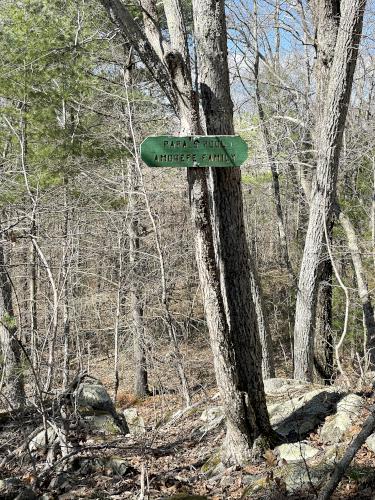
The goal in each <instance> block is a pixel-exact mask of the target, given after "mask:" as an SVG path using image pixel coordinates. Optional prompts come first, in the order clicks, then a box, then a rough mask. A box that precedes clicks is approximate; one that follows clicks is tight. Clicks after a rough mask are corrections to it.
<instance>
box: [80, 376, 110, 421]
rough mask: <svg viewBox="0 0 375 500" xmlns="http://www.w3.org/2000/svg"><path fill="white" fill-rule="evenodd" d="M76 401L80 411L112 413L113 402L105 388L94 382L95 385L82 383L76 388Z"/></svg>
mask: <svg viewBox="0 0 375 500" xmlns="http://www.w3.org/2000/svg"><path fill="white" fill-rule="evenodd" d="M76 400H77V404H78V406H80V407H81V411H82V410H83V411H88V412H91V411H93V412H94V413H95V412H105V413H110V414H111V413H112V411H113V402H112V399H111V398H110V396H109V394H108V392H107V390H106V388H105V387H104V386H103V385H102V384H100V383H99V382H96V383H95V384H89V383H82V384H80V386H79V387H78V391H77V395H76Z"/></svg>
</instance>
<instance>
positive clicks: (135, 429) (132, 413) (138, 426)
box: [124, 408, 146, 436]
mask: <svg viewBox="0 0 375 500" xmlns="http://www.w3.org/2000/svg"><path fill="white" fill-rule="evenodd" d="M124 417H125V419H126V422H127V424H128V427H129V432H130V434H131V435H133V436H140V435H141V436H142V435H143V434H145V433H146V427H145V422H144V420H143V418H142V417H141V416H140V415H139V413H138V411H137V409H136V408H127V409H126V410H124Z"/></svg>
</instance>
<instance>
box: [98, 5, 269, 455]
mask: <svg viewBox="0 0 375 500" xmlns="http://www.w3.org/2000/svg"><path fill="white" fill-rule="evenodd" d="M102 3H103V5H105V6H106V7H107V9H109V11H110V12H112V11H111V5H112V4H115V5H116V7H117V8H119V3H118V2H117V0H113V1H107V0H106V1H104V0H102ZM174 3H175V6H174V14H173V15H168V16H167V21H168V24H169V27H170V30H169V31H170V38H171V47H170V48H168V51H167V52H166V53H165V56H164V59H163V61H161V64H162V65H163V66H165V67H166V68H167V70H168V73H169V84H170V85H169V88H172V89H173V92H174V96H173V102H174V103H175V104H176V108H177V110H178V116H179V118H180V121H181V133H182V134H187V135H195V134H201V133H202V127H201V124H200V121H199V114H198V109H199V108H198V102H197V98H196V95H195V92H194V91H193V89H192V83H191V82H192V80H191V74H190V70H189V64H188V61H187V60H186V59H184V58H186V57H187V54H188V50H187V45H186V37H185V33H184V26H183V20H182V18H181V8H180V6H179V3H178V0H174ZM120 5H121V4H120ZM168 5H169V2H167V3H166V8H167V9H168ZM193 10H194V26H195V36H196V42H197V53H198V63H199V64H198V65H199V78H200V90H201V96H202V105H203V109H204V114H205V118H206V131H207V133H208V134H223V135H225V134H233V105H232V101H231V98H230V93H229V75H228V65H227V45H226V44H227V40H226V25H225V15H224V2H223V1H222V0H218V1H215V0H213V1H212V0H211V1H209V0H204V1H203V2H194V5H193ZM112 13H113V12H112ZM171 13H172V10H171V9H168V14H171ZM115 14H116V13H115ZM115 17H116V16H115ZM128 22H129V21H128V20H127V18H126V16H124V15H121V16H120V19H119V21H118V24H119V25H120V27H121V29H123V30H124V32H125V33H126V35H127V36H128V37H129V38H131V41H132V43H133V45H134V47H135V49H136V50H137V51H138V54H139V55H140V57H141V59H142V60H143V61H144V62H145V64H146V60H147V61H148V64H149V65H151V66H152V65H153V64H154V62H155V61H154V59H152V60H150V58H149V54H147V53H146V52H144V51H139V50H138V46H139V44H140V40H139V33H141V30H138V31H137V32H136V33H134V31H133V27H128ZM154 38H155V37H154ZM141 44H143V45H144V42H141ZM154 53H155V52H154ZM146 65H147V64H146ZM155 74H157V71H156V70H155V69H154V75H155ZM161 83H162V84H163V82H161ZM188 182H189V190H190V191H189V192H190V202H191V211H192V219H193V223H194V227H195V243H196V254H197V263H198V270H199V277H200V281H201V287H202V292H203V302H204V307H205V313H206V319H207V325H208V329H209V333H210V339H211V346H212V350H213V354H214V363H215V373H216V379H217V383H218V387H219V390H220V394H221V397H222V401H223V405H224V408H225V413H226V416H227V438H226V447H225V450H226V454H225V457H226V458H227V459H228V460H231V461H233V462H236V463H243V462H245V461H246V460H248V459H249V458H250V457H251V446H252V444H253V442H254V440H255V439H256V438H257V437H258V436H259V435H260V434H264V435H266V436H268V437H269V438H271V439H272V438H274V433H273V431H272V428H271V426H270V422H269V418H268V413H267V408H266V401H265V394H264V388H263V381H262V376H261V349H260V342H259V337H258V331H257V323H256V317H255V308H254V304H253V302H252V297H251V290H250V281H251V272H250V265H251V264H250V256H249V252H248V247H247V242H246V236H245V228H244V221H243V207H242V192H241V173H240V169H239V168H230V169H210V170H209V171H208V170H207V169H202V168H192V169H188ZM254 276H255V275H254Z"/></svg>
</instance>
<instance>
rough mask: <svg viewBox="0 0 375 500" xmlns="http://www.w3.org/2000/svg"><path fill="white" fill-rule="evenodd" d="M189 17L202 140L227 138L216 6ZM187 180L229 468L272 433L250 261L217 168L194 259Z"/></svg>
mask: <svg viewBox="0 0 375 500" xmlns="http://www.w3.org/2000/svg"><path fill="white" fill-rule="evenodd" d="M193 12H194V32H195V37H196V44H197V54H198V68H199V83H200V90H201V96H202V105H203V110H204V115H205V119H206V130H207V133H208V134H210V135H226V134H233V133H234V127H233V104H232V101H231V97H230V85H229V72H228V62H227V37H226V23H225V13H224V2H223V1H222V0H218V1H212V0H199V1H198V0H195V1H193ZM189 174H190V178H189V180H190V186H191V188H192V189H191V193H192V205H193V214H194V215H195V225H196V229H197V230H196V235H197V256H198V266H199V270H200V273H199V274H200V280H201V284H202V289H203V293H204V296H205V309H206V317H207V324H208V328H209V332H210V337H211V345H212V347H213V351H214V363H215V371H216V379H217V382H218V386H219V389H220V392H221V397H222V399H223V403H224V408H225V413H226V417H227V436H226V455H227V457H228V458H229V459H231V460H233V461H234V462H237V463H243V462H244V461H245V460H246V459H248V458H250V455H251V453H250V446H251V445H252V443H253V442H254V440H255V439H256V438H257V437H258V436H259V435H260V434H265V435H268V436H271V435H272V430H271V426H270V423H269V418H268V413H267V408H266V402H265V395H264V388H263V380H262V375H261V349H260V342H259V337H258V330H257V321H256V314H255V308H254V303H253V301H252V297H251V289H250V283H251V269H250V265H251V259H250V255H249V250H248V246H247V242H246V235H245V228H244V219H243V204H242V192H241V172H240V169H239V168H230V169H219V168H217V169H210V171H209V172H207V174H208V175H209V196H210V197H211V198H212V202H211V214H210V216H211V221H212V222H211V224H212V239H213V248H212V249H210V248H207V253H206V254H203V252H202V239H203V238H201V237H200V236H201V235H200V233H201V232H202V229H201V228H200V227H199V222H200V220H199V216H198V218H197V208H198V207H199V205H200V201H201V200H199V199H196V198H195V196H194V195H195V191H194V185H193V184H192V183H191V180H192V176H194V173H193V172H191V173H190V171H189ZM197 202H198V203H197ZM196 204H197V205H198V207H197V206H195V205H196ZM197 219H198V220H197ZM207 226H209V224H208V225H207ZM203 229H205V228H203ZM202 236H203V237H204V235H202ZM207 243H209V241H207ZM208 259H214V261H213V262H209V261H208ZM211 269H212V271H211ZM210 271H211V272H210ZM209 273H210V275H209ZM212 285H214V286H215V287H216V292H217V294H216V296H215V297H212V296H211V292H212V290H211V287H212Z"/></svg>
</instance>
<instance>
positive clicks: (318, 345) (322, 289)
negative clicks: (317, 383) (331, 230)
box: [314, 256, 333, 385]
mask: <svg viewBox="0 0 375 500" xmlns="http://www.w3.org/2000/svg"><path fill="white" fill-rule="evenodd" d="M332 276H333V269H332V263H331V259H330V258H329V256H327V257H326V258H325V260H324V261H323V263H322V265H321V271H320V282H319V290H318V297H317V305H316V322H315V354H314V367H315V370H316V373H317V375H318V377H319V378H320V379H322V380H323V382H324V383H325V384H326V385H329V384H331V383H332V378H333V337H332Z"/></svg>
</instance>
